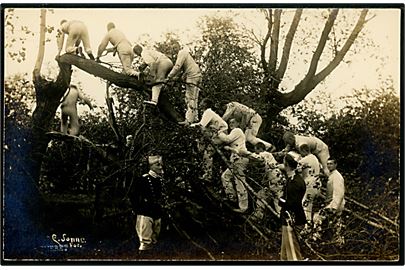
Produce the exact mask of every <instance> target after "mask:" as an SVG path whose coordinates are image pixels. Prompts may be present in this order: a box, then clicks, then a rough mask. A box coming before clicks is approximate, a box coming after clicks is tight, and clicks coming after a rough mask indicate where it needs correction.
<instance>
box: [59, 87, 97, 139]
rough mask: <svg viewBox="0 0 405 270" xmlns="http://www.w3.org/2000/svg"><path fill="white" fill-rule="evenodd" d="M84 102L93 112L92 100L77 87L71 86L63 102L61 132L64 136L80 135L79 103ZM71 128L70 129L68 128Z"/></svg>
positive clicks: (61, 107)
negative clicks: (79, 101)
mask: <svg viewBox="0 0 405 270" xmlns="http://www.w3.org/2000/svg"><path fill="white" fill-rule="evenodd" d="M79 99H81V100H83V101H84V102H85V103H86V104H87V106H89V108H90V109H91V110H92V109H93V105H92V104H91V102H90V100H89V99H88V98H87V97H86V96H84V95H83V93H82V92H81V91H80V90H79V89H78V88H77V86H75V85H70V86H69V88H68V90H67V92H66V94H65V96H64V97H63V98H62V101H61V106H60V109H61V112H62V116H61V126H60V129H61V132H62V133H63V134H65V135H66V134H70V135H74V136H76V135H77V134H79V129H80V123H79V116H78V114H77V101H78V100H79ZM69 126H70V128H68V127H69Z"/></svg>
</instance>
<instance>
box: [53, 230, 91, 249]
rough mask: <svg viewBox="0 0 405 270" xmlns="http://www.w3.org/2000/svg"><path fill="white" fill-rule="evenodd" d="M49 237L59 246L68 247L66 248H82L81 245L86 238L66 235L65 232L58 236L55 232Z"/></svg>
mask: <svg viewBox="0 0 405 270" xmlns="http://www.w3.org/2000/svg"><path fill="white" fill-rule="evenodd" d="M51 239H52V241H53V242H55V243H56V244H58V246H59V247H62V246H64V247H68V248H82V247H83V245H84V244H85V243H86V238H84V237H72V236H68V235H67V234H66V233H64V234H62V236H58V235H57V234H55V233H54V234H52V235H51Z"/></svg>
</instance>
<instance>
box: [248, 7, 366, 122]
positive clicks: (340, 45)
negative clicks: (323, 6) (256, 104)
mask: <svg viewBox="0 0 405 270" xmlns="http://www.w3.org/2000/svg"><path fill="white" fill-rule="evenodd" d="M262 12H263V13H264V15H265V19H266V21H267V33H266V35H265V37H264V38H262V39H260V38H257V37H256V42H257V44H258V45H259V47H260V63H261V67H262V69H263V72H264V78H263V83H262V91H263V92H265V93H266V101H267V102H268V105H269V106H268V109H267V115H268V116H271V115H277V114H278V113H279V112H280V111H282V110H283V109H285V108H287V107H289V106H291V105H294V104H297V103H298V102H300V101H301V100H303V99H304V98H305V97H306V96H307V95H308V94H309V93H310V92H311V91H312V90H313V89H314V88H315V87H316V86H317V85H318V84H319V83H320V82H322V81H323V80H324V79H325V78H326V77H327V76H328V75H330V74H331V73H332V72H333V71H334V70H335V69H336V67H337V66H338V65H339V64H340V63H341V62H342V61H343V59H344V57H345V56H346V54H347V53H348V51H349V50H350V48H351V47H352V45H353V43H354V42H355V40H356V39H357V38H358V36H359V33H360V32H361V30H362V29H363V27H364V25H365V24H366V23H367V21H368V20H367V19H366V16H367V13H368V10H367V9H363V10H361V12H360V15H359V17H358V19H357V22H356V24H355V25H354V26H353V27H352V30H351V32H350V33H348V35H347V36H346V39H345V41H344V39H341V40H339V42H338V40H337V39H335V38H333V35H334V34H335V32H334V26H335V23H336V22H337V17H338V13H339V9H332V10H330V11H326V10H324V11H323V13H322V14H323V17H324V18H325V19H326V21H325V23H324V26H323V29H322V32H321V33H320V36H319V38H318V42H317V44H316V47H314V48H310V49H311V50H312V55H311V56H309V57H310V61H309V65H308V69H307V72H306V73H305V74H304V76H303V78H302V79H301V81H300V82H298V83H297V84H296V85H295V86H294V88H293V89H291V90H289V91H282V89H280V84H281V82H282V80H283V78H284V76H285V74H286V71H287V69H288V65H289V64H290V56H291V49H292V47H293V43H294V38H295V36H296V33H297V29H298V28H299V24H300V22H301V18H302V16H303V12H306V11H304V10H303V9H297V10H296V11H295V14H294V17H293V19H292V20H291V24H290V26H289V29H288V32H287V34H286V35H285V37H284V42H283V43H282V40H281V37H280V29H281V25H282V15H283V12H282V10H281V9H267V10H263V11H262ZM328 13H329V14H328ZM315 34H316V33H314V32H312V33H307V35H315ZM332 34H333V35H332ZM281 44H283V47H281ZM327 46H331V47H332V48H333V51H332V54H331V59H330V61H329V62H326V63H325V64H323V65H322V68H320V67H321V65H320V63H321V62H322V61H325V59H324V58H325V57H329V55H326V56H325V54H326V53H325V48H326V47H327ZM281 51H282V53H281V54H280V53H279V52H281ZM267 120H269V119H267ZM268 123H269V122H268V121H267V124H268Z"/></svg>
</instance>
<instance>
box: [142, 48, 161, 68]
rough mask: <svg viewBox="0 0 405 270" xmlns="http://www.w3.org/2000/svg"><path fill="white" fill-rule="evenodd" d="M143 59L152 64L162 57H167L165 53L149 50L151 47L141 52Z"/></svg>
mask: <svg viewBox="0 0 405 270" xmlns="http://www.w3.org/2000/svg"><path fill="white" fill-rule="evenodd" d="M141 57H142V60H143V61H144V62H145V63H146V64H147V65H148V66H150V65H151V64H153V63H155V62H156V61H157V60H158V59H159V58H160V57H166V56H165V55H164V54H163V53H161V52H158V51H155V50H149V49H143V50H142V53H141Z"/></svg>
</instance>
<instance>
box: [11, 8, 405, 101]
mask: <svg viewBox="0 0 405 270" xmlns="http://www.w3.org/2000/svg"><path fill="white" fill-rule="evenodd" d="M39 12H40V10H39V9H18V10H17V11H16V15H18V16H19V18H18V20H17V24H19V25H28V26H29V27H30V29H31V30H32V31H33V32H35V33H38V29H39ZM371 12H373V13H375V14H376V15H377V16H376V17H375V18H374V19H372V20H371V21H370V22H368V23H367V24H366V27H365V29H364V30H366V31H367V32H368V33H369V37H370V38H371V39H372V40H373V41H374V42H375V43H376V44H377V45H378V47H377V48H373V49H370V50H367V49H365V50H364V51H361V52H360V53H358V54H357V55H355V56H354V57H353V58H352V59H350V60H351V61H352V62H351V64H350V65H340V66H339V67H338V68H337V69H336V70H335V71H333V73H332V75H331V76H330V77H328V78H327V79H326V81H325V83H324V84H322V85H319V86H318V87H317V90H318V91H319V90H321V91H327V92H330V93H331V94H332V96H334V97H338V96H341V95H346V94H348V93H350V92H351V91H352V90H353V89H359V88H362V87H368V88H377V87H379V86H380V83H381V78H382V79H383V80H384V79H385V78H387V77H388V76H392V78H393V79H394V83H395V86H396V89H397V91H398V93H399V71H400V70H399V68H400V54H399V53H400V10H399V9H396V10H392V9H380V10H371ZM216 13H220V14H227V13H229V10H225V9H222V10H218V9H162V8H153V9H54V12H53V13H50V12H48V13H47V25H53V26H55V27H58V26H59V22H60V21H61V20H62V19H68V20H71V19H77V20H81V21H83V22H85V23H86V25H87V27H88V29H89V33H90V42H91V46H92V49H93V53H94V54H96V52H97V46H98V44H99V42H100V41H101V39H102V38H103V36H104V35H105V33H106V24H107V23H108V22H109V21H112V22H114V23H115V24H116V27H117V28H118V29H120V30H122V31H123V32H124V33H125V35H126V36H127V38H128V39H129V40H130V41H131V42H138V41H141V40H145V34H146V33H147V34H148V35H149V36H150V38H151V40H154V41H158V40H163V37H162V35H163V34H164V33H166V32H168V31H172V32H175V33H178V34H179V35H180V37H181V39H182V41H183V42H184V43H187V42H189V41H192V40H196V39H198V38H199V36H200V33H199V32H198V20H199V19H200V18H201V17H202V16H204V15H213V14H216ZM237 13H238V14H239V15H238V16H237V17H235V20H236V21H246V19H247V20H249V21H251V22H252V27H256V28H257V29H256V30H257V31H259V30H262V29H260V28H262V27H264V26H265V24H264V19H263V17H262V15H261V14H260V13H258V12H257V11H256V10H254V9H238V10H237ZM19 34H21V32H17V33H16V34H15V35H14V36H8V35H7V32H6V40H7V39H10V38H13V37H17V38H18V35H19ZM47 37H48V38H51V42H48V43H46V49H45V59H44V65H43V72H44V71H45V70H46V66H47V65H49V66H51V67H56V66H57V65H56V62H55V60H54V57H55V55H56V53H57V46H56V42H55V40H54V37H55V33H52V34H49V35H47ZM37 44H38V36H37V35H36V36H34V37H32V38H29V39H28V40H27V41H26V43H25V45H26V46H27V48H28V49H27V51H28V55H27V60H26V61H25V62H23V63H17V62H15V61H11V60H10V58H9V57H8V56H7V50H6V51H5V52H6V56H5V60H6V61H5V75H6V76H7V75H10V74H14V73H17V72H27V73H28V74H31V72H32V70H33V67H34V63H35V59H36V56H37V50H38V45H37ZM371 54H374V55H379V56H380V57H381V58H385V66H383V69H381V62H380V61H379V60H375V59H372V58H371V57H369V56H370V55H371ZM103 60H105V61H107V60H109V61H116V62H119V60H118V57H116V58H115V59H112V58H111V59H110V58H105V59H103ZM308 60H309V59H308ZM304 68H307V65H305V67H304ZM301 78H302V77H301ZM75 81H76V82H77V81H80V82H81V83H82V85H83V87H84V91H85V92H86V93H87V95H89V96H90V97H92V98H93V99H95V100H96V101H97V103H99V105H103V103H104V89H105V86H104V84H103V83H100V79H99V78H95V77H93V76H92V75H89V74H87V73H85V72H83V71H81V70H77V69H75V71H74V77H73V82H75ZM296 83H298V81H293V80H292V81H288V80H284V81H283V85H282V86H284V87H286V88H287V89H291V87H293V86H294V85H295V84H296ZM100 88H101V89H100Z"/></svg>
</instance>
